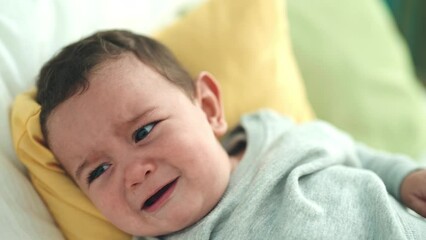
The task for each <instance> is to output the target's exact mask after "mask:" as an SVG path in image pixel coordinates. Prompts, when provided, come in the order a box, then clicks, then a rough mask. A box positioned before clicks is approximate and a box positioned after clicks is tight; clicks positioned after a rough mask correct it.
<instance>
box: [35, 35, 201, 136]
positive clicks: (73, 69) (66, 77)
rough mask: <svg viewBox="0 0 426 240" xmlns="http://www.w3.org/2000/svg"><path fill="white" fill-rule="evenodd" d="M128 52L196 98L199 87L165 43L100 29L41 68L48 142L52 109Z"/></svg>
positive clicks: (43, 120)
mask: <svg viewBox="0 0 426 240" xmlns="http://www.w3.org/2000/svg"><path fill="white" fill-rule="evenodd" d="M126 53H132V54H134V55H135V56H136V57H137V58H138V59H139V60H140V61H141V62H143V63H144V64H145V65H147V66H148V67H151V68H152V69H153V70H154V71H157V72H158V73H159V74H161V75H162V76H163V77H165V78H166V79H167V80H169V81H170V82H172V83H173V84H174V85H176V86H177V87H178V88H180V89H182V90H183V91H184V93H185V94H186V95H188V96H189V97H190V98H191V99H193V97H194V91H195V90H194V89H195V87H194V82H193V81H192V79H191V76H190V75H189V74H188V72H187V71H186V70H185V69H184V68H183V67H182V66H181V65H180V64H179V62H178V61H177V60H176V58H175V57H174V56H173V54H172V53H171V52H170V51H169V50H168V49H167V48H166V47H165V46H164V45H162V44H161V43H159V42H157V41H155V40H154V39H151V38H149V37H145V36H142V35H138V34H135V33H132V32H129V31H125V30H110V31H102V32H97V33H95V34H93V35H91V36H89V37H86V38H84V39H82V40H80V41H78V42H75V43H73V44H70V45H68V46H66V47H65V48H63V49H62V50H61V51H60V52H59V53H58V54H57V55H56V56H54V57H53V58H52V59H51V60H49V61H48V62H47V63H46V64H45V65H44V66H43V67H42V69H41V71H40V74H39V77H38V80H37V95H36V101H37V102H38V103H39V104H40V105H41V113H40V125H41V130H42V132H43V135H44V138H45V142H46V144H47V143H48V139H47V137H48V136H47V135H48V130H47V126H46V124H47V119H48V117H49V115H50V114H51V113H52V111H53V110H54V109H55V108H56V107H57V106H58V105H59V104H61V103H63V102H64V101H66V100H67V99H69V98H70V97H72V96H73V95H75V94H81V93H83V92H84V91H85V90H86V89H87V88H88V87H89V85H90V82H89V80H88V79H87V76H88V74H89V73H90V71H91V70H93V68H94V67H96V66H98V65H100V64H101V63H103V62H105V61H107V60H109V59H116V58H118V57H120V56H121V55H122V54H126Z"/></svg>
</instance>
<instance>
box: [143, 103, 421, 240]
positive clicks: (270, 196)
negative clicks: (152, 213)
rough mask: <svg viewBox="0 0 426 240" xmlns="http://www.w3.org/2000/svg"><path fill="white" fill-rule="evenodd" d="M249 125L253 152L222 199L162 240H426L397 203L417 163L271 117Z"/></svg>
mask: <svg viewBox="0 0 426 240" xmlns="http://www.w3.org/2000/svg"><path fill="white" fill-rule="evenodd" d="M241 125H242V127H243V129H244V130H245V132H246V135H247V140H246V142H247V147H246V150H245V153H244V156H243V158H242V159H241V162H240V163H239V165H238V166H237V168H236V169H235V171H234V172H233V174H232V176H231V181H230V184H229V186H228V189H227V190H226V192H225V194H224V196H223V198H222V199H221V201H220V202H219V203H218V205H216V207H215V208H214V209H213V210H212V211H211V212H210V213H209V214H208V215H207V216H206V217H205V218H203V219H202V220H201V221H199V222H198V223H196V224H194V225H193V226H190V227H188V228H186V229H184V230H182V231H181V232H178V233H175V234H171V235H170V236H167V235H166V236H162V237H160V238H159V239H163V240H166V239H199V240H203V239H354V240H359V239H387V240H392V239H395V240H402V239H418V240H420V239H425V237H426V220H425V219H424V218H419V217H416V216H413V215H410V214H409V213H408V212H407V210H406V209H405V208H404V207H402V206H401V205H400V204H399V203H398V202H397V201H396V199H398V198H399V186H400V183H401V181H402V179H403V178H404V177H405V176H406V175H407V174H408V173H409V172H411V171H413V170H414V169H416V168H417V167H418V165H417V164H415V163H414V162H412V161H411V160H410V159H408V158H406V157H402V156H398V155H390V154H384V153H380V152H376V151H373V150H371V149H369V148H367V147H365V146H363V145H358V144H356V143H355V142H353V140H352V139H351V138H350V137H348V136H347V135H346V134H343V133H342V132H339V131H338V130H336V129H335V128H333V127H331V126H330V125H328V124H326V123H322V122H311V123H306V124H301V125H295V124H294V123H293V122H291V121H290V120H289V119H288V118H284V117H281V116H279V115H277V114H276V113H275V112H271V111H260V112H258V113H255V114H251V115H247V116H244V117H243V119H242V123H241ZM231 137H232V136H231ZM371 171H373V172H375V173H377V174H379V175H380V178H379V177H378V175H375V174H373V173H372V172H371ZM382 180H383V181H384V183H385V184H383V181H382ZM386 188H387V190H388V191H389V193H388V191H387V190H386ZM389 194H391V195H389ZM236 223H237V224H236ZM140 239H144V238H142V237H141V238H140Z"/></svg>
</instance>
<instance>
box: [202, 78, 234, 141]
mask: <svg viewBox="0 0 426 240" xmlns="http://www.w3.org/2000/svg"><path fill="white" fill-rule="evenodd" d="M195 84H196V97H195V98H196V101H197V103H198V104H199V106H200V107H201V109H202V110H203V112H204V114H205V115H206V117H207V120H208V122H209V123H210V126H211V127H212V130H213V132H214V134H215V135H216V137H221V136H223V135H224V134H225V133H226V131H227V129H228V124H227V123H226V120H225V114H224V109H223V105H222V99H221V96H220V88H219V83H218V82H217V81H216V79H215V78H214V77H213V75H211V74H210V73H208V72H201V73H200V74H199V75H198V77H197V79H196V82H195Z"/></svg>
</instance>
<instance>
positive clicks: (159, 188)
mask: <svg viewBox="0 0 426 240" xmlns="http://www.w3.org/2000/svg"><path fill="white" fill-rule="evenodd" d="M178 178H179V177H176V178H173V179H172V180H170V181H168V182H166V183H165V184H162V185H160V186H158V187H157V188H155V190H152V191H150V193H149V194H148V195H147V197H146V198H145V199H144V200H143V201H142V205H141V208H140V209H143V208H144V206H145V203H146V201H148V199H150V198H151V197H152V196H154V195H155V194H156V193H157V192H159V191H160V190H161V189H162V188H164V187H165V186H167V185H168V184H170V183H172V182H174V181H176V180H177V179H178Z"/></svg>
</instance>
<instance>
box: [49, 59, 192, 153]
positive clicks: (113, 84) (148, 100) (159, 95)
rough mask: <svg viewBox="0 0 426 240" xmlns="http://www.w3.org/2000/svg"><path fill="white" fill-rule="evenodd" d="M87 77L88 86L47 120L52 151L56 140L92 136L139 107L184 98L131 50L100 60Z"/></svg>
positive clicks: (164, 105) (80, 140)
mask: <svg viewBox="0 0 426 240" xmlns="http://www.w3.org/2000/svg"><path fill="white" fill-rule="evenodd" d="M88 80H89V83H90V85H89V87H88V89H87V90H86V91H85V92H83V93H81V94H76V95H74V96H72V97H71V98H69V99H68V100H66V101H65V102H63V103H61V104H60V105H59V106H58V107H57V108H56V109H54V110H53V111H52V114H51V116H50V117H49V119H48V121H47V128H48V131H49V139H50V145H51V147H52V150H53V151H54V152H55V149H56V150H57V149H59V147H60V146H59V145H60V144H65V143H67V144H69V143H75V144H78V143H83V142H86V140H87V139H88V138H91V140H95V138H96V137H98V136H100V135H101V134H100V133H103V132H105V131H111V129H112V128H113V126H115V125H119V124H121V123H123V122H126V121H127V120H129V119H132V118H134V117H135V116H136V115H137V114H141V113H142V112H143V111H146V110H149V109H152V108H155V107H156V108H159V109H161V108H166V109H167V108H169V109H170V105H171V104H170V102H173V101H181V100H179V99H182V98H187V97H186V95H184V93H183V91H181V90H180V89H178V87H177V86H175V85H174V84H172V83H171V82H170V81H168V80H166V79H165V78H164V77H163V76H162V75H160V74H159V73H157V72H156V71H154V70H152V69H151V68H150V67H148V66H146V65H145V64H143V63H142V62H141V61H139V59H137V58H136V57H135V56H134V55H131V54H128V55H123V56H122V57H120V58H118V59H112V60H107V61H105V62H104V63H102V64H100V65H99V66H98V67H96V68H95V69H94V70H93V71H92V72H91V73H90V74H89V76H88ZM77 133H78V134H77ZM109 133H110V132H109ZM58 140H59V141H58ZM87 144H90V143H87ZM55 146H57V147H58V148H55ZM55 153H57V152H55Z"/></svg>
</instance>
